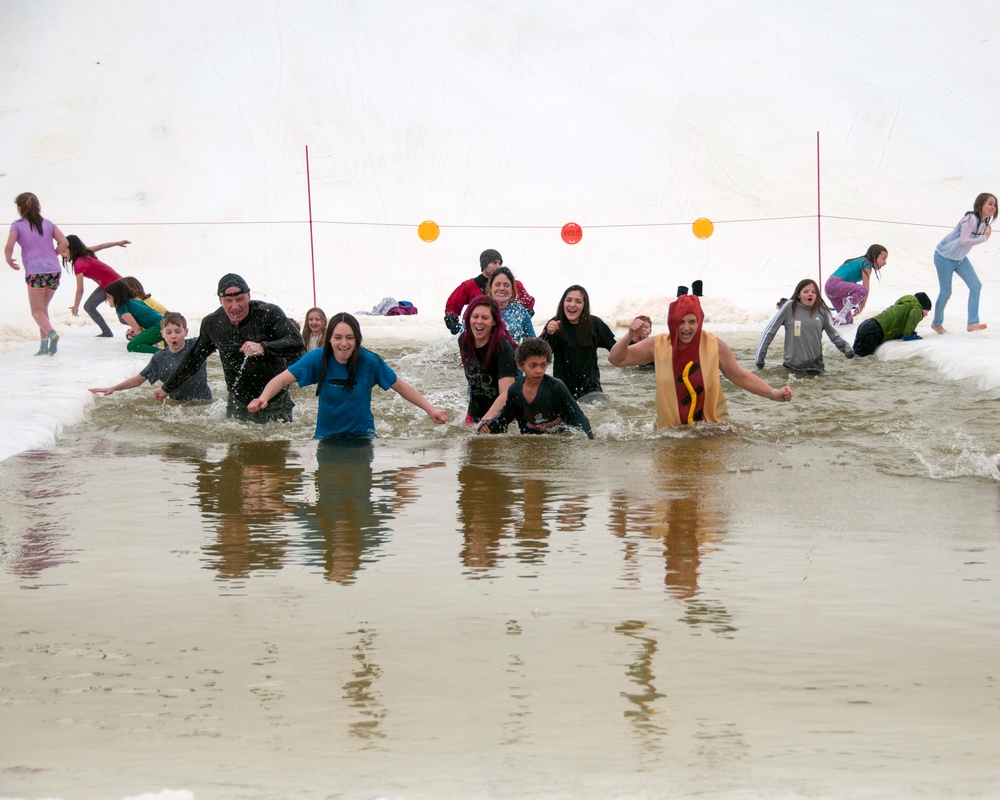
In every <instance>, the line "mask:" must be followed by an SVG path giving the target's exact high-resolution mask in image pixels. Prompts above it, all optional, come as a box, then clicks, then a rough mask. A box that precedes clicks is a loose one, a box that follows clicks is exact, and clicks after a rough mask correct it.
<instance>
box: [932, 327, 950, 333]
mask: <svg viewBox="0 0 1000 800" xmlns="http://www.w3.org/2000/svg"><path fill="white" fill-rule="evenodd" d="M931 330H932V331H934V333H947V331H945V329H944V325H931Z"/></svg>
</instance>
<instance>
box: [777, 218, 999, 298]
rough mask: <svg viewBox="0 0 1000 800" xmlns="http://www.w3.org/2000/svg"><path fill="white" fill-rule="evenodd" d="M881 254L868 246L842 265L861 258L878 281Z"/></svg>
mask: <svg viewBox="0 0 1000 800" xmlns="http://www.w3.org/2000/svg"><path fill="white" fill-rule="evenodd" d="M984 202H985V201H984ZM882 253H885V254H886V255H888V254H889V251H888V250H886V249H885V247H883V246H882V245H880V244H873V245H870V246H869V247H868V249H867V250H865V254H864V255H863V256H851V257H850V258H846V259H844V264H846V263H847V262H848V261H855V260H857V259H859V258H863V259H864V260H865V263H866V264H868V268H869V269H870V270H871V271H872V272H874V273H875V278H876V280H879V281H880V280H882V279H881V278H880V277H879V274H878V273H879V270H881V269H882V268H881V267H878V266H876V265H875V262H876V261H878V257H879V256H880V255H882ZM844 264H841V265H840V266H844ZM779 308H780V306H779Z"/></svg>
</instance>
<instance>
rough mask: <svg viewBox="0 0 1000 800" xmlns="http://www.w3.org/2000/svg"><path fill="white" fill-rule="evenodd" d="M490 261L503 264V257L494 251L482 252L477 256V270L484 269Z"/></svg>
mask: <svg viewBox="0 0 1000 800" xmlns="http://www.w3.org/2000/svg"><path fill="white" fill-rule="evenodd" d="M491 261H499V262H500V263H501V264H503V256H502V255H500V253H498V252H497V251H496V250H483V252H482V253H480V254H479V269H480V270H484V269H486V265H487V264H489V263H490V262H491Z"/></svg>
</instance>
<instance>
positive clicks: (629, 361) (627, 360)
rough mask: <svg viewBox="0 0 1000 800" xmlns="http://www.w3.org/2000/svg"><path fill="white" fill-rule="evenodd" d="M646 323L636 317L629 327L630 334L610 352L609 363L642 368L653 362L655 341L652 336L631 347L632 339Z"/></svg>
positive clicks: (617, 342)
mask: <svg viewBox="0 0 1000 800" xmlns="http://www.w3.org/2000/svg"><path fill="white" fill-rule="evenodd" d="M645 324H646V321H645V320H643V319H639V318H638V317H636V318H635V319H634V320H632V324H631V325H629V326H628V333H626V334H625V335H624V336H622V337H621V338H620V339H619V340H618V341H616V342H615V346H614V347H612V348H611V350H610V351H609V352H608V361H610V362H611V363H612V364H613V365H614V366H616V367H641V366H642V365H643V364H648V363H649V362H650V361H652V360H653V353H654V342H655V339H654V338H653V337H652V336H650V337H649V338H647V339H643V340H642V341H641V342H636V343H635V344H633V345H629V342H630V341H632V337H634V336H635V335H636V334H638V333H639V331H640V330H642V327H643V326H644V325H645Z"/></svg>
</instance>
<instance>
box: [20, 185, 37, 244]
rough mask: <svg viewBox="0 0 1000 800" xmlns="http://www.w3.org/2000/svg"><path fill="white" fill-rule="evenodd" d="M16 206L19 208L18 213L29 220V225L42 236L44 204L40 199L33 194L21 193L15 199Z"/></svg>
mask: <svg viewBox="0 0 1000 800" xmlns="http://www.w3.org/2000/svg"><path fill="white" fill-rule="evenodd" d="M14 204H15V205H16V206H17V213H18V214H20V215H21V216H22V217H23V218H24V219H26V220H28V225H30V226H31V227H32V228H34V229H35V230H36V231H38V235H39V236H41V235H42V204H41V203H39V202H38V198H37V197H35V195H33V194H32V193H31V192H21V194H19V195H18V196H17V197H15V198H14Z"/></svg>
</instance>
